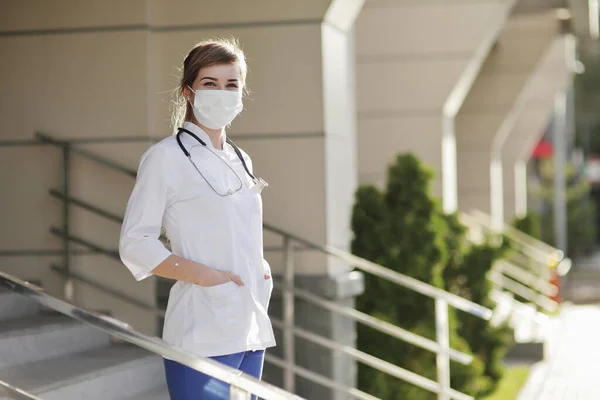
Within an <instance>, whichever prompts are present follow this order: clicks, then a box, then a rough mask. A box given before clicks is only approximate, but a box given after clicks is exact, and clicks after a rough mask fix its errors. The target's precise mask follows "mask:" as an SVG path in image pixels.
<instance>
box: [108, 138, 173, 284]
mask: <svg viewBox="0 0 600 400" xmlns="http://www.w3.org/2000/svg"><path fill="white" fill-rule="evenodd" d="M167 156H168V154H167V150H166V149H165V148H163V147H161V146H159V145H154V146H152V147H151V148H150V149H148V151H146V153H144V155H143V156H142V158H141V161H140V165H139V168H138V174H137V178H136V181H135V185H134V187H133V191H132V192H131V196H130V198H129V202H128V203H127V209H126V211H125V218H124V221H123V225H122V226H121V235H120V240H119V255H120V257H121V261H123V263H124V264H125V266H126V267H127V268H128V269H129V271H130V272H131V273H132V274H133V276H134V277H135V279H136V280H138V281H141V280H142V279H144V278H147V277H148V276H150V275H151V274H152V273H151V271H152V270H153V269H154V268H156V267H157V266H158V265H159V264H160V263H161V262H163V261H164V260H165V259H166V258H167V257H169V256H170V255H171V252H170V251H169V250H168V249H167V248H166V247H165V246H164V245H163V244H162V242H161V241H160V239H159V238H160V233H161V228H162V220H163V215H164V213H165V210H166V208H167V206H168V204H169V202H170V201H171V199H172V196H173V190H172V188H170V187H169V184H168V182H169V171H170V167H171V166H170V165H169V162H168V158H167Z"/></svg>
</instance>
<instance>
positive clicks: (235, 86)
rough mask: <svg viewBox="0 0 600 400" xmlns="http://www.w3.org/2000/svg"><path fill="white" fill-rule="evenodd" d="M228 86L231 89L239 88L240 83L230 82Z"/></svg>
mask: <svg viewBox="0 0 600 400" xmlns="http://www.w3.org/2000/svg"><path fill="white" fill-rule="evenodd" d="M227 88H229V89H237V88H238V85H237V83H230V84H229V85H227Z"/></svg>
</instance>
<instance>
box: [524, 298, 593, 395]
mask: <svg viewBox="0 0 600 400" xmlns="http://www.w3.org/2000/svg"><path fill="white" fill-rule="evenodd" d="M547 349H548V353H547V356H546V360H545V361H544V362H541V363H538V364H536V365H535V366H534V367H533V368H532V372H531V374H530V377H529V379H528V381H527V384H526V385H525V387H524V388H523V390H522V391H521V393H520V395H519V397H518V400H600V306H598V305H572V304H564V305H563V308H562V310H561V313H560V315H559V316H558V317H557V318H555V319H554V320H553V322H552V325H551V328H550V332H549V334H548V347H547Z"/></svg>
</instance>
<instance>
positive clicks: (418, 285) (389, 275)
mask: <svg viewBox="0 0 600 400" xmlns="http://www.w3.org/2000/svg"><path fill="white" fill-rule="evenodd" d="M36 137H37V138H38V139H39V140H41V141H45V142H47V143H49V144H54V145H56V146H65V145H67V144H68V142H62V141H60V140H56V139H54V138H52V137H50V136H48V135H44V134H41V133H37V134H36ZM72 150H75V149H74V148H72ZM82 155H85V157H89V158H90V159H91V160H92V161H96V162H100V161H99V160H101V164H102V165H104V166H107V167H110V168H113V169H117V170H119V171H122V172H125V173H128V174H129V175H131V176H133V177H135V176H137V172H136V171H134V170H132V169H130V168H127V167H124V166H121V165H119V164H118V163H115V162H113V161H109V160H106V159H102V158H101V157H98V156H96V155H94V154H91V153H89V152H83V153H82ZM51 194H53V195H54V196H55V197H62V198H63V199H65V200H66V199H67V197H68V198H70V199H73V198H72V197H69V196H65V195H64V194H62V193H60V192H59V191H58V190H52V191H51ZM71 201H72V200H71ZM79 203H81V201H79ZM74 204H76V203H74ZM96 209H97V208H96ZM89 210H90V211H93V209H89ZM106 214H107V215H108V213H106ZM263 227H264V228H265V229H267V230H269V231H271V232H273V233H276V234H278V235H280V236H284V237H288V238H290V239H292V240H294V241H295V242H299V243H301V244H304V245H306V246H308V247H310V248H313V249H315V250H318V251H320V252H322V253H325V254H328V255H330V256H333V257H336V258H338V259H340V260H342V261H345V262H347V263H349V264H350V265H353V266H354V267H356V268H358V269H360V270H362V271H365V272H368V273H371V274H373V275H376V276H378V277H380V278H384V279H386V280H388V281H390V282H393V283H396V284H398V285H400V286H403V287H406V288H408V289H412V290H414V291H416V292H418V293H421V294H423V295H425V296H427V297H431V298H434V299H435V298H440V299H444V300H445V301H447V302H448V304H450V305H452V306H454V307H456V308H457V309H459V310H462V311H465V312H467V313H469V314H472V315H475V316H477V317H480V318H482V319H485V320H489V319H490V318H491V316H492V310H490V309H488V308H486V307H483V306H481V305H480V304H477V303H474V302H472V301H470V300H467V299H465V298H463V297H460V296H457V295H455V294H452V293H450V292H447V291H445V290H442V289H439V288H437V287H435V286H432V285H429V284H427V283H424V282H421V281H419V280H417V279H414V278H411V277H409V276H407V275H403V274H401V273H399V272H396V271H393V270H390V269H388V268H385V267H383V266H381V265H379V264H376V263H373V262H371V261H368V260H365V259H364V258H360V257H357V256H355V255H354V254H352V253H349V252H346V251H343V250H340V249H338V248H335V247H333V246H330V245H321V244H318V243H315V242H312V241H310V240H307V239H304V238H302V237H300V236H297V235H294V234H291V233H289V232H286V231H284V230H282V229H280V228H277V227H275V226H273V225H270V224H268V223H265V224H263Z"/></svg>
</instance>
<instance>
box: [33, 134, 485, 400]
mask: <svg viewBox="0 0 600 400" xmlns="http://www.w3.org/2000/svg"><path fill="white" fill-rule="evenodd" d="M36 137H37V139H38V140H40V141H42V142H44V143H46V144H51V145H55V146H58V147H60V148H63V149H64V148H65V147H66V148H69V149H70V151H72V152H77V153H78V154H79V155H81V156H83V157H85V158H88V159H90V160H92V161H94V162H96V163H98V164H100V165H102V166H105V167H108V168H111V169H113V170H115V171H118V172H121V173H126V174H127V175H129V176H132V177H135V176H136V172H135V171H133V170H131V169H129V168H127V167H124V166H121V165H119V164H118V163H115V162H113V161H111V160H107V159H104V158H102V157H100V156H97V155H95V154H92V153H89V152H87V151H84V150H80V149H76V148H75V147H74V146H73V143H72V142H70V141H61V140H58V139H54V138H52V137H50V136H48V135H44V134H40V133H38V134H36ZM63 151H64V150H63ZM65 163H67V160H66V158H65ZM66 165H68V164H66ZM66 168H68V166H67V167H65V169H66ZM65 175H66V176H68V174H65ZM65 187H66V188H68V185H63V188H65ZM50 194H51V195H52V196H53V197H55V198H57V199H59V200H61V201H62V202H63V203H64V205H65V210H66V211H65V213H66V214H68V209H69V207H70V206H72V205H74V206H77V207H81V208H84V209H86V210H88V211H90V212H93V213H95V214H97V215H99V216H102V217H104V218H106V219H109V220H112V221H114V222H116V223H120V222H122V217H121V216H117V215H113V214H111V213H109V212H107V211H105V210H102V209H101V208H100V207H98V206H95V205H92V204H90V203H88V202H85V201H82V200H80V199H77V198H75V197H74V196H72V195H71V194H70V193H69V192H64V191H61V190H56V189H52V190H50ZM68 226H69V225H68V223H65V224H64V227H63V229H61V228H57V227H53V228H51V232H52V233H53V234H55V235H57V236H59V237H62V238H63V240H64V241H65V242H69V243H77V244H79V245H82V246H85V247H87V248H88V249H90V250H92V251H94V252H99V253H102V254H105V255H107V256H109V257H112V258H114V259H115V260H119V256H118V251H116V250H113V249H105V248H102V247H101V246H97V245H95V244H93V243H91V242H89V241H87V240H85V239H84V238H81V237H77V236H75V235H72V234H71V233H70V232H69V230H68ZM65 228H66V229H65ZM264 228H265V230H267V231H270V232H272V233H275V234H277V235H279V236H280V237H281V238H282V240H283V246H282V248H283V252H284V259H285V265H284V274H283V284H282V285H277V287H278V289H280V290H282V292H283V299H282V300H283V320H278V319H275V318H273V319H272V320H273V324H274V325H275V326H276V327H279V328H281V329H283V334H284V340H283V342H284V343H283V346H284V351H283V353H284V359H283V360H282V359H279V358H278V357H274V356H271V355H269V354H267V356H266V360H267V361H268V362H270V363H272V364H275V365H278V366H279V367H281V368H282V369H283V371H284V387H285V388H286V390H288V391H290V392H293V391H294V389H295V377H296V376H301V377H304V378H306V379H308V380H311V381H314V382H317V383H319V384H321V385H324V386H326V387H329V388H332V389H335V390H339V391H342V392H344V393H348V394H350V395H352V396H353V397H355V398H360V399H369V400H370V399H375V397H373V396H371V395H369V394H367V393H364V392H362V391H360V390H358V389H355V388H351V387H347V386H344V385H341V384H340V383H338V382H335V381H333V380H331V379H329V378H326V377H323V376H321V375H319V374H316V373H314V372H313V371H309V370H307V369H306V368H302V367H300V366H298V365H297V364H296V363H295V359H294V348H295V337H296V336H297V337H301V338H303V339H305V340H308V341H312V342H313V343H317V344H319V345H320V346H323V347H325V348H328V349H330V350H333V351H339V352H342V353H344V354H347V355H349V356H351V357H353V358H354V359H356V360H357V361H359V362H362V363H364V364H366V365H369V366H371V367H372V368H375V369H377V370H379V371H382V372H384V373H387V374H389V375H392V376H395V377H396V378H399V379H402V380H404V381H406V382H409V383H412V384H414V385H416V386H418V387H421V388H423V389H425V390H428V391H431V392H433V393H436V394H437V395H438V399H441V400H449V399H457V400H470V399H472V397H471V396H468V395H466V394H463V393H460V392H458V391H456V390H454V389H452V388H451V387H450V360H454V361H457V362H460V363H462V364H465V365H468V364H469V363H471V362H472V360H473V357H472V356H471V355H469V354H465V353H462V352H459V351H456V350H453V349H451V348H450V343H449V321H448V307H449V306H452V307H454V308H456V309H459V310H462V311H464V312H467V313H469V314H472V315H474V316H477V317H479V318H482V319H485V320H489V319H490V318H491V317H492V311H491V310H490V309H488V308H486V307H483V306H481V305H479V304H476V303H474V302H472V301H470V300H467V299H465V298H462V297H460V296H457V295H454V294H452V293H449V292H447V291H444V290H442V289H439V288H437V287H434V286H432V285H429V284H426V283H424V282H421V281H419V280H417V279H414V278H411V277H409V276H406V275H403V274H401V273H398V272H396V271H393V270H390V269H388V268H385V267H383V266H381V265H378V264H376V263H373V262H370V261H368V260H365V259H362V258H360V257H357V256H355V255H353V254H351V253H349V252H346V251H343V250H340V249H337V248H335V247H333V246H329V245H321V244H318V243H315V242H313V241H310V240H307V239H304V238H301V237H299V236H297V235H294V234H291V233H289V232H286V231H284V230H281V229H279V228H277V227H274V226H272V225H270V224H264ZM298 245H299V246H300V247H304V248H310V249H313V250H316V251H319V252H321V253H323V254H326V255H329V256H332V257H334V258H337V259H339V260H342V261H344V262H345V263H347V264H348V265H351V266H353V267H354V268H356V269H358V270H360V271H362V272H365V273H369V274H372V275H375V276H377V277H380V278H382V279H385V280H387V281H390V282H393V283H395V284H397V285H399V286H402V287H405V288H408V289H410V290H412V291H415V292H417V293H421V294H422V295H424V296H426V297H429V298H431V299H434V301H435V325H436V340H435V341H433V340H430V339H427V338H425V337H423V336H420V335H417V334H414V333H412V332H410V331H407V330H405V329H402V328H400V327H398V326H395V325H392V324H389V323H387V322H385V321H382V320H379V319H377V318H374V317H372V316H370V315H367V314H365V313H362V312H360V311H358V310H356V309H354V308H351V307H346V306H342V305H339V304H337V303H335V302H333V301H329V300H326V299H324V298H321V297H319V296H316V295H314V294H312V293H311V292H309V291H306V290H302V289H299V288H297V287H295V285H294V276H295V269H294V258H295V257H294V255H295V251H296V249H297V247H298ZM65 248H67V247H65ZM53 269H54V270H55V271H58V272H60V273H61V274H63V275H64V276H65V277H66V278H67V280H68V281H72V280H80V281H83V282H86V283H88V284H91V285H94V286H96V287H97V288H99V289H101V290H104V291H105V292H112V294H113V295H115V296H117V297H119V298H121V299H123V300H124V301H129V302H130V303H132V301H131V300H133V299H131V298H129V299H128V298H127V296H125V295H122V294H118V293H116V292H115V291H114V290H112V289H111V288H108V287H105V286H102V285H100V284H98V283H95V282H91V281H89V280H87V279H85V278H83V277H81V276H78V275H77V274H75V273H73V272H71V271H70V270H69V269H68V268H64V267H57V266H54V267H53ZM296 298H297V299H302V300H304V301H306V302H309V303H312V304H314V305H317V306H320V307H323V308H326V309H328V310H330V311H333V312H336V313H340V314H342V315H344V316H346V317H348V318H351V319H353V320H355V321H356V322H358V323H362V324H365V325H367V326H369V327H371V328H373V329H376V330H379V331H380V332H384V333H386V334H388V335H391V336H392V337H395V338H397V339H399V340H402V341H405V342H407V343H410V344H412V345H415V346H418V347H421V348H423V349H426V350H429V351H431V352H433V353H435V354H436V364H437V382H436V381H433V380H431V379H428V378H425V377H423V376H421V375H418V374H415V373H413V372H411V371H408V370H406V369H403V368H400V367H398V366H396V365H393V364H390V363H388V362H386V361H384V360H381V359H378V358H376V357H373V356H371V355H369V354H366V353H364V352H361V351H359V350H357V349H354V348H348V347H347V346H341V345H340V344H338V343H335V342H333V341H331V340H330V339H328V338H325V337H323V336H319V335H316V334H314V333H312V332H308V331H306V330H303V329H300V328H298V327H296V326H295V324H294V300H295V299H296ZM137 303H139V302H137ZM138 305H139V306H140V307H142V308H146V309H150V310H152V311H153V312H155V313H157V314H158V313H160V312H162V311H160V310H155V309H156V307H155V306H152V305H147V304H138Z"/></svg>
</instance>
